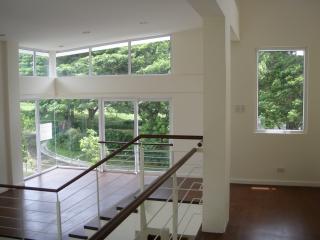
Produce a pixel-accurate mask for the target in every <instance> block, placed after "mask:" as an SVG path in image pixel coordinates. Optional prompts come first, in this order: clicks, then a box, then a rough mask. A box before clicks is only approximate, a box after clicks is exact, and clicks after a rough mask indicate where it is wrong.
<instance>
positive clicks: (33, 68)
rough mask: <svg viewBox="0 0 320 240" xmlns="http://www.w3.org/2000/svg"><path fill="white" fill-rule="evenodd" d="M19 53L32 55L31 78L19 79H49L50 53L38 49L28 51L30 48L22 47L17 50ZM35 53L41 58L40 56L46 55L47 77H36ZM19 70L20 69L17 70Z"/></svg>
mask: <svg viewBox="0 0 320 240" xmlns="http://www.w3.org/2000/svg"><path fill="white" fill-rule="evenodd" d="M20 52H22V53H23V52H25V53H29V54H32V75H31V76H24V75H20V74H19V76H20V77H49V75H50V73H49V72H50V64H51V63H50V53H49V52H48V51H44V50H39V49H34V48H32V49H30V48H24V47H21V48H19V54H20ZM37 53H40V54H38V56H41V54H48V61H49V64H48V75H47V76H38V75H37V71H36V70H37V69H36V67H37V66H36V56H37ZM19 70H20V69H19Z"/></svg>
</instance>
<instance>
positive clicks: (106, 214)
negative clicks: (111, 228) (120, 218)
mask: <svg viewBox="0 0 320 240" xmlns="http://www.w3.org/2000/svg"><path fill="white" fill-rule="evenodd" d="M117 214H118V211H117V208H116V207H115V206H114V207H112V208H108V209H106V210H102V211H101V213H100V219H102V220H106V221H109V220H110V219H112V218H114V217H115V216H116V215H117Z"/></svg>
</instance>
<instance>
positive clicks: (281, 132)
mask: <svg viewBox="0 0 320 240" xmlns="http://www.w3.org/2000/svg"><path fill="white" fill-rule="evenodd" d="M299 50H300V51H304V65H303V77H304V81H303V110H302V114H303V117H302V119H303V124H302V129H301V130H287V129H259V128H258V126H259V124H258V120H259V70H258V66H259V52H261V51H270V52H272V51H274V52H276V51H299ZM255 59H256V64H255V68H256V89H255V91H256V97H255V98H256V99H255V116H254V117H255V119H254V121H255V126H254V128H255V129H254V133H257V134H274V135H291V134H293V135H295V134H306V133H307V129H308V122H307V121H308V118H307V114H308V66H309V64H308V48H307V47H297V46H295V47H261V48H256V49H255Z"/></svg>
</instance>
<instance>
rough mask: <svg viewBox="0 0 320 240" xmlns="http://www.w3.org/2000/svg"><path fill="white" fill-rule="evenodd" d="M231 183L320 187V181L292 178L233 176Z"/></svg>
mask: <svg viewBox="0 0 320 240" xmlns="http://www.w3.org/2000/svg"><path fill="white" fill-rule="evenodd" d="M230 183H238V184H257V185H275V186H295V187H320V182H316V181H291V180H276V179H245V178H231V179H230Z"/></svg>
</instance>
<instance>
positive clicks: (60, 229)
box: [56, 193, 62, 240]
mask: <svg viewBox="0 0 320 240" xmlns="http://www.w3.org/2000/svg"><path fill="white" fill-rule="evenodd" d="M56 196H57V200H56V213H57V231H58V232H57V239H58V240H62V222H61V203H60V200H59V193H56Z"/></svg>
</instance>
